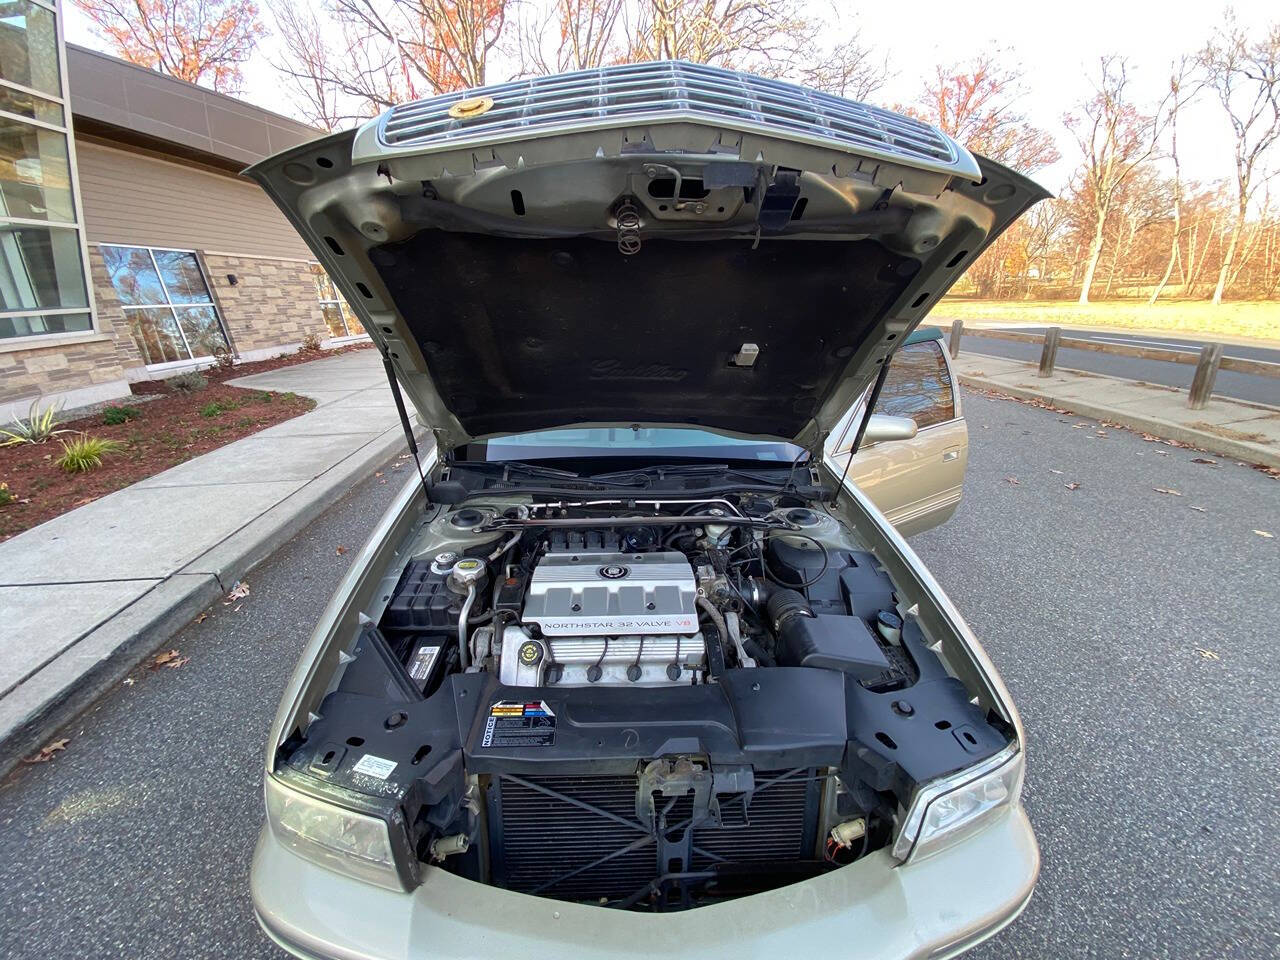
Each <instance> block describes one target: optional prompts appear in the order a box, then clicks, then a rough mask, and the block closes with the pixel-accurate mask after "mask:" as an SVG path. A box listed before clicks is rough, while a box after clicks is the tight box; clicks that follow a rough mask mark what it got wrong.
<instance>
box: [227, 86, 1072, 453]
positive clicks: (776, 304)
mask: <svg viewBox="0 0 1280 960" xmlns="http://www.w3.org/2000/svg"><path fill="white" fill-rule="evenodd" d="M246 172H247V174H248V175H249V176H250V177H252V178H254V179H255V180H257V181H258V182H259V183H260V184H262V186H263V187H264V188H265V189H266V190H267V192H268V193H269V194H270V195H271V197H272V198H273V199H274V200H275V202H276V203H277V204H279V206H280V208H281V209H282V210H283V211H284V212H285V214H286V215H287V216H288V217H289V218H290V219H291V220H292V221H293V223H294V224H295V226H296V227H297V228H298V230H299V232H300V233H301V234H302V236H303V238H304V239H305V240H306V241H307V243H308V244H309V245H310V247H311V249H312V250H314V251H315V254H316V257H317V259H319V261H320V262H321V263H322V264H323V265H324V267H325V268H326V269H327V270H328V271H329V274H330V275H331V276H332V277H333V279H334V281H335V282H336V284H337V286H338V288H339V289H340V290H341V291H342V293H343V295H344V296H345V297H346V298H347V300H348V301H349V302H350V304H351V306H352V308H353V309H354V310H355V311H356V313H357V314H358V315H359V316H360V318H361V320H362V321H363V322H364V324H365V327H366V329H367V330H368V331H369V334H370V336H371V337H372V338H373V340H374V342H375V343H376V344H377V346H378V347H379V348H380V349H381V350H382V351H383V352H384V353H385V354H386V355H387V356H389V357H390V358H391V360H392V362H393V363H394V365H395V368H396V372H397V374H398V376H399V379H400V382H401V384H402V385H403V387H404V390H405V392H406V393H407V394H408V396H409V397H410V399H411V400H412V402H413V404H414V405H415V407H416V408H417V411H418V413H419V415H420V418H421V420H422V422H423V423H425V424H429V425H430V426H431V427H432V429H433V430H434V431H435V434H436V439H437V442H438V443H439V445H440V447H441V449H442V450H448V449H450V448H452V447H454V446H457V445H458V444H461V443H465V442H467V441H468V440H471V439H475V438H482V437H487V436H493V435H499V434H507V433H516V432H521V431H526V430H535V429H542V428H549V427H559V426H568V425H576V424H642V425H646V426H657V425H672V424H677V425H697V426H699V427H702V428H706V429H710V430H715V431H720V432H724V433H729V434H734V435H739V436H756V437H770V438H776V439H782V440H788V441H792V442H795V443H799V444H802V445H805V446H808V447H810V448H811V449H816V448H817V447H818V445H819V444H820V443H821V442H822V440H823V438H824V437H825V436H826V434H827V432H828V431H830V429H831V428H832V427H833V426H834V425H835V423H836V422H837V421H838V420H839V419H840V416H841V414H842V413H844V412H845V410H846V409H847V408H848V407H849V405H850V404H851V403H852V402H853V400H854V399H855V398H856V397H857V396H858V395H859V394H860V393H861V391H862V390H864V389H865V388H866V386H867V384H868V383H869V382H870V381H871V380H872V378H874V376H875V374H876V372H877V370H878V369H879V368H880V365H881V364H883V363H885V362H886V361H887V360H888V358H889V357H890V356H891V354H892V352H893V350H894V349H895V347H896V346H897V345H898V344H900V343H901V342H902V341H903V339H904V338H905V337H906V336H907V334H909V333H910V332H911V330H912V329H914V327H915V326H916V325H917V324H918V323H919V322H920V320H921V319H922V318H923V317H924V316H925V314H926V313H928V311H929V309H930V308H931V307H932V306H933V304H934V303H936V302H937V300H938V299H939V298H940V297H941V296H942V295H943V294H944V293H945V292H946V291H947V289H948V288H949V287H950V286H951V284H952V283H953V282H954V281H955V280H956V279H957V278H958V277H959V276H960V275H961V274H962V273H963V272H964V270H965V268H966V267H968V266H969V264H971V263H972V262H973V260H974V258H976V257H977V256H978V254H979V253H980V252H981V251H982V250H983V249H984V248H985V247H986V246H987V245H988V244H989V243H991V241H992V240H993V239H994V238H995V237H996V236H998V235H999V234H1000V233H1001V232H1002V231H1003V230H1005V229H1006V228H1007V227H1008V226H1009V225H1010V224H1011V223H1012V222H1013V221H1014V220H1016V219H1017V218H1018V216H1020V215H1021V214H1022V213H1023V212H1024V211H1025V210H1026V209H1027V208H1028V207H1029V206H1030V205H1031V204H1033V203H1035V202H1036V201H1037V200H1040V199H1042V198H1044V197H1046V196H1048V194H1047V193H1046V192H1045V191H1044V190H1043V189H1041V188H1040V187H1039V186H1037V185H1036V184H1034V183H1032V182H1031V181H1030V180H1027V179H1026V178H1024V177H1022V176H1019V175H1018V174H1016V173H1014V172H1012V171H1010V170H1007V169H1005V168H1004V167H1001V166H999V165H998V164H995V163H991V162H990V161H987V160H984V159H982V158H980V157H974V156H973V155H972V154H970V153H969V152H968V151H966V150H965V149H964V148H963V147H961V146H959V145H958V144H956V143H955V142H954V141H952V140H950V139H949V138H948V137H946V136H945V135H943V134H942V133H940V132H939V131H937V130H936V129H934V128H933V127H930V126H928V125H927V124H924V123H920V122H919V121H916V120H913V119H910V118H907V117H902V116H899V115H897V114H894V113H890V112H888V111H885V110H880V109H877V108H874V107H868V106H865V105H862V104H858V103H854V102H851V101H848V100H843V99H841V98H839V97H833V96H829V95H827V94H820V93H815V92H813V91H810V90H807V89H805V88H803V87H797V86H793V85H791V84H786V83H781V82H778V81H774V80H765V79H762V78H759V77H753V76H748V75H744V74H738V73H733V72H730V71H725V70H719V69H716V68H712V67H706V66H701V65H695V64H688V63H680V62H660V63H644V64H634V65H628V66H621V67H609V68H604V69H600V70H591V71H583V72H580V73H573V74H566V75H561V76H554V77H542V78H538V79H534V80H526V81H519V82H514V83H509V84H504V85H500V86H494V87H486V88H483V89H480V90H474V91H468V92H465V93H456V94H448V95H446V96H442V97H436V98H433V99H430V100H424V101H421V102H418V103H412V104H406V105H402V106H399V107H396V108H394V109H392V110H390V111H388V112H387V113H385V114H383V115H382V116H381V117H379V118H377V119H376V120H373V121H370V122H369V123H368V124H366V125H365V126H363V127H361V128H359V129H358V130H355V131H348V132H345V133H339V134H335V135H333V136H329V137H326V138H324V139H321V140H316V141H314V142H312V143H309V144H305V145H303V146H301V147H297V148H295V149H292V150H289V151H287V152H285V153H282V154H279V155H277V156H274V157H272V158H270V159H268V160H265V161H263V162H262V163H259V164H257V165H256V166H254V167H251V168H250V169H249V170H248V171H246Z"/></svg>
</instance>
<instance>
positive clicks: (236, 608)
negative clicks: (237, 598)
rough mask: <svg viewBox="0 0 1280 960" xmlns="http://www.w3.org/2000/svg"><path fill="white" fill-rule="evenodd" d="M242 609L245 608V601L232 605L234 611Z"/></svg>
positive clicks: (237, 611)
mask: <svg viewBox="0 0 1280 960" xmlns="http://www.w3.org/2000/svg"><path fill="white" fill-rule="evenodd" d="M242 609H244V604H243V603H240V604H237V605H236V606H234V607H232V608H231V612H232V613H239V612H240V611H241V610H242Z"/></svg>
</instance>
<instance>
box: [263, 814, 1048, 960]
mask: <svg viewBox="0 0 1280 960" xmlns="http://www.w3.org/2000/svg"><path fill="white" fill-rule="evenodd" d="M1039 872H1040V851H1039V848H1038V847H1037V846H1036V840H1035V836H1034V834H1033V833H1032V832H1031V825H1030V824H1029V823H1028V822H1027V817H1026V814H1025V813H1024V812H1023V810H1022V808H1021V807H1016V808H1013V809H1011V810H1009V811H1007V812H1004V813H1001V814H999V815H997V816H995V817H994V818H993V819H992V820H991V822H990V823H988V824H987V825H986V826H984V827H983V828H982V829H981V830H979V831H978V832H976V833H973V834H971V835H969V836H968V837H966V838H965V839H964V840H963V841H960V842H958V843H956V844H955V845H954V846H952V847H949V848H947V849H945V850H942V851H939V852H938V853H935V854H934V855H933V856H930V857H927V858H925V859H923V860H921V861H919V862H913V863H910V864H908V865H906V866H900V865H897V864H896V861H894V860H893V859H892V858H891V857H889V855H888V854H887V853H886V852H884V851H880V852H878V853H874V854H872V855H870V856H868V857H865V858H864V859H862V860H860V861H858V862H857V863H855V864H852V865H850V866H848V867H845V868H843V869H840V870H834V871H832V872H831V873H828V874H825V875H823V876H821V877H817V878H815V879H812V880H806V881H803V882H801V883H796V884H793V885H791V886H788V887H783V888H781V889H778V890H772V891H769V892H767V893H760V894H756V895H754V896H750V897H743V898H741V899H738V900H733V901H729V902H726V903H720V904H714V905H712V906H707V907H701V908H699V909H696V910H690V911H687V912H684V913H666V914H661V915H655V914H643V913H631V912H624V911H614V910H606V909H603V908H600V907H590V906H581V905H578V904H574V903H562V902H560V901H556V900H547V899H543V898H541V897H532V896H527V895H525V894H519V893H512V892H510V891H507V890H501V889H498V888H496V887H489V886H484V885H482V884H478V883H474V882H472V881H470V880H464V879H462V878H460V877H456V876H454V875H453V874H450V873H446V872H445V871H443V870H439V869H433V868H426V869H425V878H424V881H423V883H422V885H421V886H420V887H418V889H416V890H414V891H413V892H412V893H393V892H390V891H387V890H382V889H379V888H377V887H373V886H370V885H369V884H366V883H361V882H360V881H358V880H353V879H350V878H347V877H344V876H341V875H339V874H336V873H333V872H331V871H329V870H325V869H323V868H322V867H317V866H314V865H313V864H311V863H309V862H308V861H306V860H303V859H301V858H299V857H297V856H296V855H294V854H293V853H291V852H290V851H288V850H286V849H285V848H284V847H282V846H281V845H280V844H279V843H278V842H277V841H276V839H275V837H274V836H273V835H272V834H271V831H270V830H269V829H268V828H266V827H263V830H262V833H261V835H260V836H259V838H258V848H257V851H256V852H255V853H254V858H253V867H252V869H251V872H250V887H251V891H252V895H253V905H254V910H255V911H256V913H257V916H258V921H259V923H261V924H262V927H263V929H264V930H266V932H267V934H268V935H269V936H270V937H271V939H272V940H274V941H275V942H276V943H277V944H279V945H280V946H282V947H284V948H285V949H286V950H288V951H290V952H291V953H293V954H295V955H296V956H299V957H305V958H308V960H314V958H324V960H411V958H412V960H419V958H427V957H431V958H448V957H459V958H461V957H479V956H493V957H501V956H519V957H521V958H522V960H542V958H547V960H551V958H556V960H559V958H562V957H566V956H571V957H575V958H581V960H589V958H597V957H598V958H633V957H634V958H641V957H653V956H662V957H667V958H673V960H679V958H694V957H697V958H710V957H724V958H733V960H745V958H751V957H760V958H768V960H776V958H777V957H780V956H783V957H785V956H799V955H802V954H803V953H805V952H808V951H814V952H815V953H816V952H818V951H821V952H822V955H824V956H826V955H836V956H839V955H852V956H857V957H859V958H866V960H871V958H877V960H879V958H894V960H904V958H929V960H933V958H939V957H950V956H955V955H956V954H958V953H961V952H963V951H964V950H965V949H967V948H969V947H972V946H973V945H974V944H976V943H979V942H981V941H982V940H985V939H986V938H987V937H989V936H991V935H992V934H994V933H995V932H997V931H998V930H1000V929H1001V928H1002V927H1004V926H1005V925H1006V924H1007V923H1009V922H1010V921H1011V920H1013V919H1014V918H1015V917H1017V915H1018V914H1019V913H1021V912H1022V909H1023V908H1024V907H1025V906H1026V905H1027V901H1028V900H1030V898H1031V891H1032V889H1033V887H1034V886H1035V882H1036V877H1037V876H1038V874H1039Z"/></svg>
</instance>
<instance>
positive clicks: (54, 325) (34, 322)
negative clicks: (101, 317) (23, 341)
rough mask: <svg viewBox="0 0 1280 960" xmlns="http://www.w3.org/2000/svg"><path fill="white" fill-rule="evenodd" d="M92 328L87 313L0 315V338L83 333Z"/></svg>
mask: <svg viewBox="0 0 1280 960" xmlns="http://www.w3.org/2000/svg"><path fill="white" fill-rule="evenodd" d="M92 329H93V322H92V320H91V319H90V318H89V314H87V313H37V314H28V315H27V316H24V317H0V340H3V339H4V338H6V337H41V336H44V335H46V334H50V333H83V332H85V331H86V330H92Z"/></svg>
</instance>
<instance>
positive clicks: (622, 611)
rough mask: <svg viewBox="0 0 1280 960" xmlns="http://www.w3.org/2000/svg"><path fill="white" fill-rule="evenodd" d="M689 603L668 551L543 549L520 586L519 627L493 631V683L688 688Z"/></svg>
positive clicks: (691, 650) (697, 659) (688, 573)
mask: <svg viewBox="0 0 1280 960" xmlns="http://www.w3.org/2000/svg"><path fill="white" fill-rule="evenodd" d="M696 600H697V584H696V582H695V579H694V572H693V567H692V566H690V564H689V561H688V559H687V558H686V557H685V555H684V554H682V553H679V552H678V551H654V552H651V553H621V552H617V551H590V552H586V551H576V550H572V549H569V548H568V547H567V546H566V547H565V548H563V549H553V550H551V551H550V552H548V553H546V554H545V555H544V556H543V557H542V558H541V559H540V560H539V561H538V563H537V565H536V566H535V567H534V569H533V575H532V576H531V577H530V578H529V587H528V593H527V594H526V597H525V602H524V612H523V616H522V622H521V623H520V624H518V625H512V626H508V627H507V628H506V629H505V630H501V631H500V636H499V637H498V644H497V645H498V647H499V649H500V650H501V670H500V677H501V679H502V682H503V683H506V684H509V685H511V686H541V685H543V684H544V683H549V682H554V683H561V684H580V683H634V684H653V683H678V682H680V681H682V680H683V681H685V682H688V680H689V678H690V677H692V676H693V671H695V670H701V669H702V668H703V666H704V662H705V658H706V644H705V642H704V640H703V638H702V634H701V632H700V631H699V629H698V612H697V607H696ZM535 633H537V634H540V635H535Z"/></svg>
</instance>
